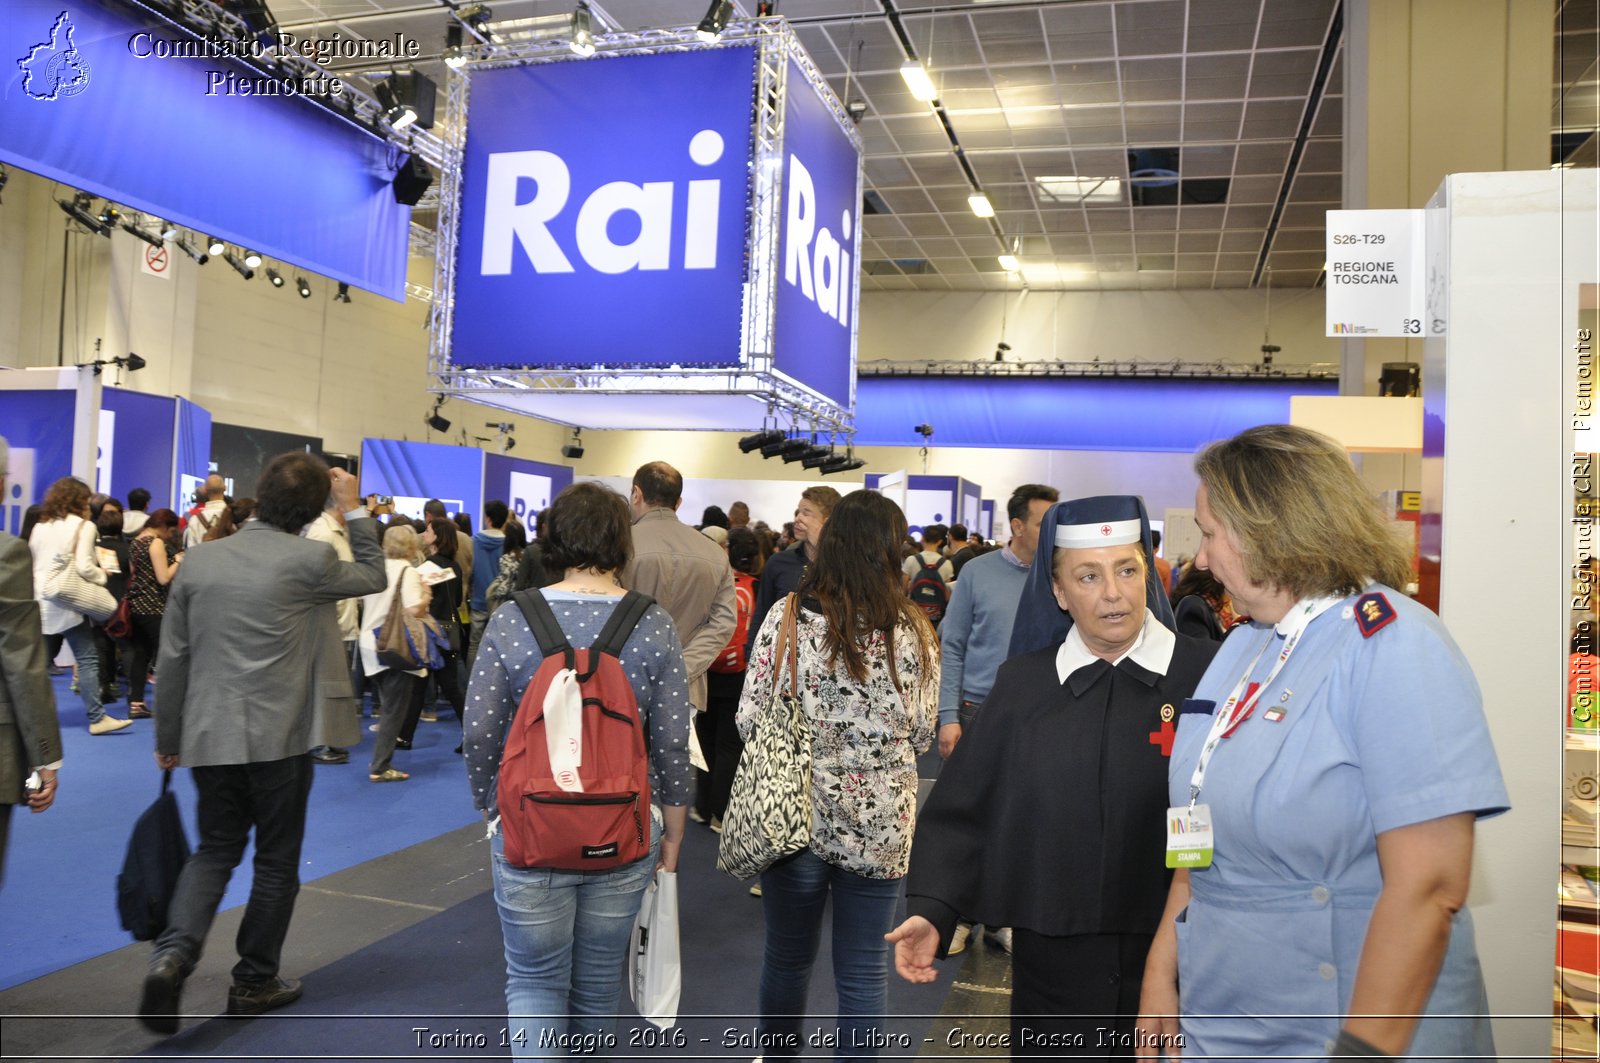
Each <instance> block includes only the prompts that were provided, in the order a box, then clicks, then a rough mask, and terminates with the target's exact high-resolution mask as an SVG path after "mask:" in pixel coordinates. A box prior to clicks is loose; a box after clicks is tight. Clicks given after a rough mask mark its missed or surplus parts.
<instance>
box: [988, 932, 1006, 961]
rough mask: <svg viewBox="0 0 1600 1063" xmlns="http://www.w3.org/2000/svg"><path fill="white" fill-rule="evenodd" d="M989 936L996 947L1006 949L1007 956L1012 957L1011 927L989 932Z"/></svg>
mask: <svg viewBox="0 0 1600 1063" xmlns="http://www.w3.org/2000/svg"><path fill="white" fill-rule="evenodd" d="M988 936H989V940H990V941H992V942H994V943H995V944H996V945H999V946H1000V947H1001V948H1003V949H1005V950H1006V954H1007V955H1010V953H1011V928H1010V927H1009V926H1003V927H1000V928H999V929H998V930H991V931H989V932H988Z"/></svg>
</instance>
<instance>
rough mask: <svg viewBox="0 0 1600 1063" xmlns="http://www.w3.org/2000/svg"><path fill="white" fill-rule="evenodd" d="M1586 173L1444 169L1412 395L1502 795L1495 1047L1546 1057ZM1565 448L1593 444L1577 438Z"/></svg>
mask: <svg viewBox="0 0 1600 1063" xmlns="http://www.w3.org/2000/svg"><path fill="white" fill-rule="evenodd" d="M1595 178H1596V172H1595V171H1594V170H1556V171H1534V172H1525V173H1490V174H1457V175H1453V176H1450V177H1448V178H1447V179H1446V180H1445V183H1444V184H1443V186H1441V188H1440V190H1439V192H1437V193H1436V194H1435V196H1434V198H1433V200H1432V201H1431V202H1430V204H1429V207H1430V212H1437V213H1436V214H1435V217H1434V218H1431V219H1430V222H1434V223H1435V224H1432V225H1430V240H1429V254H1430V256H1431V257H1433V258H1434V265H1433V269H1434V271H1435V275H1436V276H1442V277H1443V278H1444V284H1443V289H1444V301H1443V306H1442V310H1443V313H1442V314H1440V315H1438V316H1440V317H1442V319H1443V322H1444V324H1445V326H1446V329H1447V331H1446V332H1445V334H1444V335H1442V336H1437V337H1430V338H1429V339H1428V340H1427V341H1426V342H1425V343H1424V371H1423V395H1424V402H1425V404H1426V405H1427V411H1428V415H1429V417H1430V418H1432V417H1440V418H1441V419H1442V421H1443V425H1444V441H1443V447H1444V455H1443V460H1442V462H1441V461H1439V460H1436V459H1433V458H1429V457H1427V456H1425V457H1424V460H1423V480H1422V487H1423V499H1424V502H1423V508H1424V516H1427V514H1429V513H1438V514H1440V515H1441V517H1442V527H1441V533H1442V540H1441V549H1440V557H1441V567H1440V615H1441V616H1442V617H1443V619H1444V621H1445V624H1446V625H1447V626H1448V627H1449V629H1450V633H1451V635H1452V636H1453V637H1454V638H1455V640H1456V642H1457V643H1458V644H1459V645H1460V647H1461V650H1462V652H1463V653H1465V655H1466V657H1467V659H1468V661H1469V662H1470V663H1471V664H1472V668H1473V671H1474V673H1475V674H1476V676H1477V679H1478V684H1479V686H1480V687H1481V688H1482V690H1483V698H1484V707H1485V710H1486V713H1487V715H1488V720H1489V728H1490V733H1491V734H1492V736H1493V738H1494V743H1495V751H1496V753H1497V754H1498V755H1499V758H1500V766H1501V770H1502V772H1503V773H1504V776H1505V781H1506V785H1507V787H1508V789H1509V791H1510V794H1511V802H1512V805H1513V810H1512V811H1511V812H1510V813H1508V814H1506V815H1503V816H1499V817H1496V818H1494V819H1490V820H1487V821H1484V822H1482V823H1480V824H1479V825H1478V831H1477V844H1476V849H1475V858H1474V863H1473V888H1472V894H1471V907H1472V911H1473V917H1474V920H1475V922H1476V925H1477V940H1478V953H1479V956H1480V958H1481V960H1482V963H1483V970H1484V975H1485V978H1486V980H1487V983H1488V989H1489V1005H1490V1007H1489V1010H1490V1011H1491V1013H1493V1014H1495V1015H1497V1016H1500V1018H1497V1019H1496V1020H1495V1039H1496V1047H1497V1048H1498V1049H1499V1051H1500V1053H1501V1054H1502V1056H1504V1057H1505V1058H1512V1057H1521V1058H1535V1057H1543V1058H1548V1056H1549V1052H1550V1044H1551V1027H1550V1020H1549V1019H1548V1016H1549V1015H1550V1003H1551V982H1552V972H1553V968H1554V960H1555V945H1554V940H1555V930H1556V919H1557V909H1556V900H1557V884H1558V872H1559V869H1560V863H1561V849H1560V835H1561V830H1560V824H1561V818H1562V796H1561V794H1562V791H1561V779H1562V766H1563V760H1562V757H1563V753H1562V746H1563V739H1564V724H1565V716H1564V713H1563V712H1562V711H1561V709H1562V705H1563V703H1564V701H1565V693H1566V673H1567V660H1566V658H1567V649H1566V642H1567V632H1566V630H1565V626H1566V622H1567V617H1568V611H1567V605H1568V590H1569V580H1568V573H1567V563H1568V561H1567V557H1566V548H1567V544H1568V543H1569V542H1570V539H1571V535H1570V531H1569V530H1568V524H1569V520H1570V516H1571V506H1572V491H1573V484H1572V481H1571V479H1570V476H1569V458H1570V454H1571V452H1572V448H1573V446H1574V445H1575V441H1574V438H1573V435H1574V434H1573V433H1572V432H1571V431H1570V427H1569V416H1570V413H1571V410H1570V409H1568V408H1567V407H1568V406H1570V404H1571V398H1570V396H1571V394H1572V392H1573V388H1574V386H1575V385H1574V383H1573V381H1572V380H1571V379H1570V377H1571V376H1572V369H1573V365H1574V357H1575V356H1574V355H1572V353H1571V350H1570V348H1571V346H1572V343H1573V336H1574V333H1575V332H1576V330H1577V328H1578V313H1579V286H1580V285H1582V284H1585V283H1589V284H1592V283H1594V282H1595V281H1596V280H1597V276H1596V273H1597V270H1596V220H1597V219H1596V211H1595V205H1596V191H1597V185H1596V180H1595ZM1435 233H1438V234H1439V237H1442V239H1441V238H1438V237H1436V236H1435V235H1434V234H1435ZM1383 401H1392V400H1383ZM1585 435H1587V433H1585ZM1576 445H1577V446H1579V447H1580V449H1584V450H1594V449H1596V447H1595V444H1594V443H1592V442H1591V441H1590V440H1588V439H1587V438H1585V439H1583V440H1581V441H1579V442H1576ZM1517 1016H1524V1017H1527V1016H1532V1017H1535V1018H1517Z"/></svg>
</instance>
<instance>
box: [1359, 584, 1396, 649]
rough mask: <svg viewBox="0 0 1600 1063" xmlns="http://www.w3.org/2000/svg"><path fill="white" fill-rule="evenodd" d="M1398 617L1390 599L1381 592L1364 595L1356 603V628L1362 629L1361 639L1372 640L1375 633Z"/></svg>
mask: <svg viewBox="0 0 1600 1063" xmlns="http://www.w3.org/2000/svg"><path fill="white" fill-rule="evenodd" d="M1397 615H1399V614H1397V613H1396V612H1395V611H1394V606H1392V605H1390V604H1389V599H1387V598H1385V597H1384V596H1383V595H1382V594H1381V593H1380V592H1378V591H1373V592H1372V593H1371V594H1363V595H1362V596H1361V598H1360V600H1358V601H1357V602H1356V626H1357V627H1359V628H1360V629H1361V637H1362V638H1364V639H1370V638H1371V637H1372V635H1373V633H1374V632H1376V631H1378V630H1379V629H1380V628H1382V627H1384V626H1385V625H1387V624H1388V623H1389V622H1390V621H1392V620H1393V619H1394V618H1395V617H1396V616H1397Z"/></svg>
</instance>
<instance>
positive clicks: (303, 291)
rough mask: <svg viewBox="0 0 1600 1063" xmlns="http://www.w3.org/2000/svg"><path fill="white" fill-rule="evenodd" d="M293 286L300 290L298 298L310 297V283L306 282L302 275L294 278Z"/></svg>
mask: <svg viewBox="0 0 1600 1063" xmlns="http://www.w3.org/2000/svg"><path fill="white" fill-rule="evenodd" d="M294 286H295V287H296V288H298V289H299V290H300V298H302V299H309V298H311V285H310V284H308V283H307V282H306V279H305V278H304V277H296V278H295V279H294Z"/></svg>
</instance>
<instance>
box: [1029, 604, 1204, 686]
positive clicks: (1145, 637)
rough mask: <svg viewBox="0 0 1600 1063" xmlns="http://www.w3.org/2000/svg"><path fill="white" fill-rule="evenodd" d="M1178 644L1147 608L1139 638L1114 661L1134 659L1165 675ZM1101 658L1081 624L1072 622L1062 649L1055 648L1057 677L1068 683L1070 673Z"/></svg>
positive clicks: (1173, 636)
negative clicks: (1085, 641)
mask: <svg viewBox="0 0 1600 1063" xmlns="http://www.w3.org/2000/svg"><path fill="white" fill-rule="evenodd" d="M1177 646H1178V639H1177V636H1175V635H1174V634H1173V633H1172V631H1171V629H1170V628H1168V627H1167V626H1166V625H1165V624H1163V623H1162V622H1161V621H1159V620H1157V619H1156V618H1155V616H1154V614H1152V613H1151V612H1150V610H1149V609H1148V608H1146V609H1145V611H1144V625H1143V626H1142V627H1141V628H1140V629H1139V637H1138V638H1136V639H1134V640H1133V645H1132V646H1129V647H1128V652H1126V653H1124V654H1123V655H1122V656H1121V657H1118V658H1117V659H1116V660H1115V661H1112V662H1111V663H1112V664H1113V665H1118V664H1121V663H1122V662H1123V661H1128V660H1131V661H1132V662H1133V663H1134V664H1137V665H1138V666H1139V667H1141V668H1144V669H1147V670H1148V671H1151V672H1154V673H1156V674H1157V675H1166V674H1167V667H1168V666H1169V665H1171V664H1172V651H1173V650H1175V649H1176V648H1177ZM1098 660H1100V658H1099V657H1096V656H1095V655H1094V654H1092V653H1090V652H1089V647H1088V646H1086V645H1085V644H1084V641H1083V635H1082V634H1081V633H1080V632H1079V630H1078V625H1077V624H1073V625H1072V628H1071V630H1069V631H1068V632H1067V637H1066V638H1065V639H1064V640H1062V643H1061V648H1060V649H1058V650H1056V679H1057V680H1058V681H1059V682H1062V683H1065V682H1066V681H1067V676H1069V675H1071V674H1072V673H1073V672H1076V671H1077V670H1078V669H1079V668H1082V667H1083V666H1084V665H1086V664H1093V663H1094V662H1095V661H1098Z"/></svg>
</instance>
